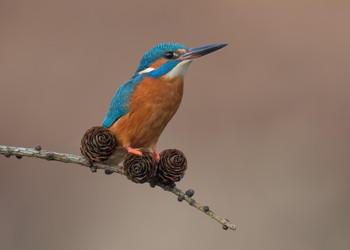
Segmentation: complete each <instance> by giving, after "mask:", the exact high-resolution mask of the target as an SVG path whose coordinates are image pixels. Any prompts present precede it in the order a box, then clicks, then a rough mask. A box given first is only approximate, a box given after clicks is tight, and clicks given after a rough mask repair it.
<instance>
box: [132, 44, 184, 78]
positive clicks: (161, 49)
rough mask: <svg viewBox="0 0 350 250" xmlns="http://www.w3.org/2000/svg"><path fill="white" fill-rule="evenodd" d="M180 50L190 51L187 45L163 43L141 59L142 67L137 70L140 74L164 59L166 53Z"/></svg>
mask: <svg viewBox="0 0 350 250" xmlns="http://www.w3.org/2000/svg"><path fill="white" fill-rule="evenodd" d="M178 49H186V50H187V49H188V48H187V47H186V46H185V45H182V44H178V43H161V44H158V45H157V46H155V47H154V48H153V49H151V50H150V51H148V52H147V53H146V54H145V55H144V56H143V57H142V59H141V62H140V65H139V67H138V68H137V70H136V73H137V72H140V71H142V70H144V69H147V68H148V67H149V66H150V65H151V64H152V63H153V62H154V61H155V60H157V59H159V58H162V57H163V55H164V53H165V52H168V51H176V50H178Z"/></svg>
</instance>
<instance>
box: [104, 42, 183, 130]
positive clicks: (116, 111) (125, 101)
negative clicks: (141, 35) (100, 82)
mask: <svg viewBox="0 0 350 250" xmlns="http://www.w3.org/2000/svg"><path fill="white" fill-rule="evenodd" d="M178 49H188V48H187V47H186V46H184V45H182V44H177V43H161V44H159V45H157V46H155V47H154V48H153V49H151V50H150V51H148V52H147V53H146V54H145V55H144V56H143V57H142V59H141V62H140V65H139V67H138V68H137V70H136V72H135V74H134V75H133V76H132V77H131V79H130V80H128V81H127V82H125V83H124V84H123V85H122V86H120V88H119V89H118V91H117V92H116V93H115V94H114V97H113V99H112V102H111V105H110V109H109V111H108V113H107V116H106V117H105V119H104V121H103V125H102V126H103V127H107V128H109V127H110V126H112V124H113V123H114V122H115V121H117V120H118V119H119V118H120V117H122V116H124V115H126V114H127V113H128V112H129V103H130V97H131V95H132V93H133V91H134V89H135V87H136V86H137V85H138V84H139V83H140V82H141V81H142V79H143V78H144V77H145V76H150V77H152V78H157V77H161V76H162V75H164V74H166V73H168V72H169V71H170V70H171V69H173V68H174V67H175V66H176V65H177V64H178V63H180V61H176V60H175V61H167V62H165V63H164V64H163V65H162V66H161V67H159V68H158V69H156V70H154V71H151V72H149V73H147V74H142V75H138V73H139V72H140V71H142V70H144V69H146V68H148V67H149V66H150V65H151V64H152V63H153V62H155V61H156V60H158V59H160V58H162V57H163V55H164V53H166V52H172V51H176V50H178Z"/></svg>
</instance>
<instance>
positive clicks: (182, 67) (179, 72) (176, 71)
mask: <svg viewBox="0 0 350 250" xmlns="http://www.w3.org/2000/svg"><path fill="white" fill-rule="evenodd" d="M191 62H192V60H184V61H182V62H180V63H179V64H178V65H176V66H175V67H174V68H173V69H172V70H170V71H169V72H168V73H166V74H165V75H164V76H165V77H166V78H169V79H173V78H176V77H179V76H182V77H184V76H185V75H186V73H187V70H188V66H190V64H191Z"/></svg>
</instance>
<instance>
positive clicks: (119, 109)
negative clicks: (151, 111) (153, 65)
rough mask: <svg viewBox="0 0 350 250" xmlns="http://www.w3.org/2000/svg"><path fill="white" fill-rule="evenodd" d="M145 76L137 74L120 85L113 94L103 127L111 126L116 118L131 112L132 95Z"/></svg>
mask: <svg viewBox="0 0 350 250" xmlns="http://www.w3.org/2000/svg"><path fill="white" fill-rule="evenodd" d="M143 77H144V75H136V74H135V75H134V76H133V77H132V78H131V79H130V80H128V81H127V82H125V83H124V84H123V85H122V86H120V88H119V89H118V91H117V92H116V93H115V94H114V96H113V99H112V102H111V106H110V108H109V111H108V113H107V116H106V117H105V119H104V121H103V124H102V126H103V127H106V128H109V127H110V126H112V124H113V123H114V122H115V121H116V120H118V119H119V118H120V117H122V116H124V115H126V114H127V113H128V112H129V107H128V106H129V103H130V96H131V94H132V92H133V90H134V88H135V87H136V85H137V84H138V83H139V82H140V81H142V79H143Z"/></svg>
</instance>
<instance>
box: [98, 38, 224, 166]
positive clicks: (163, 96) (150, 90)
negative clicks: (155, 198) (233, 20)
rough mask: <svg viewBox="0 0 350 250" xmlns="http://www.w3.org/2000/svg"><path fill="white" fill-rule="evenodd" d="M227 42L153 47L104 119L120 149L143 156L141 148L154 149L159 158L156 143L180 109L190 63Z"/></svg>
mask: <svg viewBox="0 0 350 250" xmlns="http://www.w3.org/2000/svg"><path fill="white" fill-rule="evenodd" d="M226 45H227V43H219V44H212V45H207V46H202V47H196V48H188V47H186V46H185V45H182V44H178V43H161V44H159V45H157V46H155V47H154V48H152V49H151V50H149V51H148V52H147V53H146V54H145V55H144V56H143V57H142V59H141V62H140V64H139V66H138V68H137V70H136V72H135V73H134V75H133V76H132V77H131V78H130V79H129V80H128V81H126V82H125V83H124V84H123V85H121V86H120V88H119V89H118V90H117V92H116V93H115V94H114V97H113V99H112V101H111V105H110V108H109V111H108V113H107V115H106V117H105V119H104V121H103V125H102V126H103V127H106V128H108V129H109V130H110V131H111V132H112V133H113V134H114V135H115V137H116V139H117V141H118V145H120V146H119V148H122V149H123V150H124V151H125V149H126V151H127V152H128V153H133V154H136V155H140V156H142V151H141V150H150V149H152V151H153V154H154V156H155V157H156V159H157V161H159V159H160V157H159V154H158V153H157V151H156V145H157V142H158V139H159V137H160V135H161V133H162V132H163V130H164V128H165V126H166V125H167V124H168V122H169V121H170V120H171V118H172V117H173V116H174V114H175V113H176V111H177V109H178V108H179V105H180V103H181V100H182V95H183V85H184V77H185V75H186V73H187V69H188V66H189V65H190V64H191V63H192V62H193V61H194V60H195V59H197V58H199V57H201V56H204V55H207V54H209V53H211V52H214V51H216V50H218V49H221V48H223V47H225V46H226ZM126 151H125V153H126Z"/></svg>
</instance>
